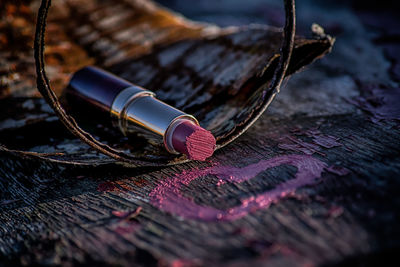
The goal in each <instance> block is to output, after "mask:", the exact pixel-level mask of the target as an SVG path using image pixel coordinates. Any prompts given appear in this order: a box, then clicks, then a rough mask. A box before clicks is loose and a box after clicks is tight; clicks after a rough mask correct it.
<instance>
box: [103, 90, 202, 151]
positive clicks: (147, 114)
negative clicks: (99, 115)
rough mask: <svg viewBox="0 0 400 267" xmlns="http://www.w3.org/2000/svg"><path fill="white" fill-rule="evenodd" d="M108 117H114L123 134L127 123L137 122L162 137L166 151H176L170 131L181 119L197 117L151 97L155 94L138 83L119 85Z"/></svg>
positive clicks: (194, 119) (127, 127)
mask: <svg viewBox="0 0 400 267" xmlns="http://www.w3.org/2000/svg"><path fill="white" fill-rule="evenodd" d="M111 117H112V118H114V119H117V121H118V126H119V128H120V130H121V131H122V133H124V134H125V135H126V134H127V133H128V132H129V125H138V126H141V127H142V128H144V129H146V130H147V131H150V132H152V133H155V134H158V135H161V136H162V137H163V141H164V145H165V147H166V149H167V150H168V151H169V152H170V153H177V151H176V150H175V149H174V147H173V145H172V134H173V132H174V129H175V128H176V126H177V125H178V124H179V123H180V122H181V121H182V120H190V121H192V122H193V123H195V124H196V125H199V123H198V121H197V120H196V118H195V117H193V116H192V115H189V114H186V113H184V112H182V111H180V110H177V109H176V108H174V107H172V106H170V105H168V104H166V103H164V102H162V101H160V100H158V99H156V98H155V94H154V93H153V92H151V91H148V90H145V89H143V88H141V87H139V86H131V87H128V88H125V89H123V90H122V91H121V92H120V93H119V94H118V95H117V96H116V97H115V99H114V101H113V104H112V106H111Z"/></svg>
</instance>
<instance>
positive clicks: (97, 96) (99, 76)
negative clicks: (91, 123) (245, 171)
mask: <svg viewBox="0 0 400 267" xmlns="http://www.w3.org/2000/svg"><path fill="white" fill-rule="evenodd" d="M66 96H67V100H69V101H70V100H72V101H71V102H72V103H83V105H85V106H84V107H87V108H89V107H92V108H93V107H94V108H95V109H94V110H97V111H99V112H97V113H95V114H93V115H94V117H95V118H96V117H97V116H106V117H108V118H110V119H111V120H112V121H113V124H114V125H116V126H117V127H118V128H119V129H120V130H121V132H122V133H123V134H124V135H129V134H130V133H132V132H134V131H138V130H139V131H147V132H151V133H153V134H155V135H158V136H159V137H160V138H162V139H163V143H164V146H165V148H166V150H167V151H168V152H170V153H174V154H178V153H183V154H185V155H186V156H187V157H188V158H189V159H193V160H205V159H206V158H208V157H210V156H211V155H212V154H213V153H214V150H215V138H214V136H213V135H212V134H211V132H209V131H207V130H205V129H204V128H202V127H201V126H200V125H199V122H198V121H197V119H196V118H195V117H193V116H192V115H189V114H186V113H184V112H183V111H180V110H178V109H176V108H174V107H172V106H170V105H168V104H166V103H164V102H162V101H160V100H158V99H157V98H156V97H155V93H154V92H152V91H149V90H146V89H144V88H142V87H140V86H137V85H134V84H132V83H130V82H128V81H126V80H124V79H122V78H120V77H117V76H115V75H114V74H111V73H109V72H107V71H105V70H102V69H100V68H97V67H93V66H88V67H84V68H83V69H80V70H79V71H77V72H76V73H75V74H74V75H73V76H72V78H71V80H70V82H69V85H68V87H67V89H66ZM75 100H78V101H75ZM71 106H72V108H74V106H73V105H71ZM79 106H80V107H79V109H80V110H82V108H84V107H82V104H80V105H79ZM92 110H93V109H92ZM107 113H108V114H107Z"/></svg>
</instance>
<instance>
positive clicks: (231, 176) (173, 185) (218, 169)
mask: <svg viewBox="0 0 400 267" xmlns="http://www.w3.org/2000/svg"><path fill="white" fill-rule="evenodd" d="M280 165H291V166H295V167H296V168H297V173H296V175H295V177H294V178H293V179H292V180H289V181H286V182H284V183H281V184H280V185H278V186H277V187H275V188H274V189H272V190H268V191H266V192H264V193H262V194H260V195H258V196H252V197H249V198H246V199H242V200H241V202H242V204H241V205H239V206H236V207H233V208H230V209H228V210H220V209H216V208H213V207H207V206H202V205H198V204H196V203H194V202H193V200H192V199H190V198H187V197H185V196H183V195H182V194H181V187H182V186H188V185H189V184H190V183H191V182H192V181H193V180H195V179H197V178H199V177H202V176H205V175H216V176H217V177H218V178H219V179H220V182H219V183H218V186H219V185H221V184H223V183H225V182H234V183H241V182H244V181H247V180H249V179H251V178H253V177H255V176H256V175H257V174H258V173H260V172H263V171H265V170H267V169H269V168H272V167H276V166H280ZM325 168H327V165H326V164H325V163H323V162H322V161H320V160H318V159H316V158H314V157H311V156H307V155H287V156H278V157H274V158H271V159H268V160H261V161H259V162H258V163H255V164H251V165H248V166H246V167H243V168H237V167H231V166H213V167H208V168H204V169H195V170H190V171H183V172H182V173H180V174H178V175H176V176H175V177H172V178H170V179H167V180H165V181H162V182H161V183H160V184H159V185H158V186H157V187H156V188H154V189H153V191H152V192H151V193H150V202H151V204H152V205H153V206H155V207H157V208H159V209H161V210H163V211H165V212H169V213H172V214H174V215H178V216H182V217H184V218H187V219H197V220H203V221H218V220H220V221H232V220H236V219H239V218H241V217H243V216H245V215H247V214H248V213H249V212H254V211H256V210H259V209H262V208H267V207H269V206H270V205H271V204H272V203H276V202H277V201H278V200H280V199H281V198H284V197H287V196H290V195H293V194H294V193H295V191H296V190H297V189H298V188H300V187H303V186H307V185H312V184H315V183H316V182H317V180H318V179H319V178H321V174H322V172H323V170H324V169H325Z"/></svg>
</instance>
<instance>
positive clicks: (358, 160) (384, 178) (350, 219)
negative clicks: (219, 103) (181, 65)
mask: <svg viewBox="0 0 400 267" xmlns="http://www.w3.org/2000/svg"><path fill="white" fill-rule="evenodd" d="M228 2H229V1H228V0H226V1H221V3H220V4H221V5H226V6H228ZM177 3H178V4H179V1H177ZM185 3H187V2H186V1H185V2H184V3H183V4H182V3H181V4H180V7H181V8H182V10H183V11H185V12H187V13H186V14H187V15H189V16H192V15H191V14H193V17H195V15H196V14H197V16H199V13H198V12H199V11H198V10H200V7H198V6H196V5H195V4H191V5H189V6H188V4H186V5H185ZM207 3H208V2H207V1H206V2H205V5H206V6H208V7H210V6H212V5H211V4H208V5H207ZM210 3H211V2H210ZM229 3H230V4H231V2H229ZM252 3H253V4H252V6H253V9H251V8H248V9H244V8H243V6H242V5H241V4H237V5H238V6H239V7H237V10H240V11H235V5H229V6H230V10H231V12H233V14H235V12H238V14H246V12H251V10H253V11H252V12H254V13H251V14H258V13H257V10H258V9H259V8H258V7H259V5H261V2H258V1H257V0H254V2H252ZM364 4H365V3H363V5H361V6H360V5H359V4H358V1H354V2H353V4H352V6H351V7H350V6H347V4H346V5H345V4H343V6H339V5H338V3H337V2H336V1H328V2H327V3H325V2H324V3H321V2H320V1H308V2H306V1H305V2H303V4H302V5H300V6H299V9H298V12H299V13H298V17H299V18H301V19H300V21H299V28H300V33H302V32H301V31H308V27H309V25H311V23H312V22H314V21H317V22H319V23H321V24H322V25H323V26H324V27H325V29H326V30H327V31H328V32H330V31H331V32H334V34H335V35H338V42H337V45H336V47H335V49H334V50H333V52H332V54H330V55H329V56H327V57H326V58H324V59H323V60H321V61H319V62H316V63H314V64H313V65H311V66H310V67H309V68H307V70H306V71H304V72H302V73H298V74H296V75H294V76H293V77H292V79H291V80H290V81H289V82H287V84H286V86H285V87H284V88H283V89H282V91H281V93H280V94H279V95H278V97H277V99H275V101H274V102H273V103H272V105H271V106H270V108H269V109H268V111H267V112H266V113H265V114H264V115H263V116H262V117H261V118H260V119H259V120H258V121H257V123H256V124H254V125H253V127H251V128H250V129H249V130H248V131H247V132H246V133H245V134H243V135H242V136H241V137H239V138H238V139H237V140H236V141H235V142H233V143H231V144H229V145H228V146H226V147H224V148H222V149H221V150H219V151H217V153H216V154H215V156H214V157H212V158H211V159H210V161H207V162H204V163H198V162H190V163H185V164H182V165H178V166H171V167H165V168H139V169H130V168H124V167H121V166H116V165H115V164H113V161H112V160H111V161H110V160H108V159H107V158H104V161H103V163H102V164H98V165H97V166H89V165H90V164H91V163H93V162H94V160H96V159H98V157H99V156H100V155H96V153H95V152H90V151H89V150H82V151H76V150H74V149H77V148H79V149H80V148H82V147H83V146H82V145H79V141H78V140H76V139H74V138H73V137H72V136H70V135H69V134H67V133H65V131H64V129H63V127H62V125H61V124H60V123H59V122H58V121H57V120H56V119H55V117H54V114H53V113H52V112H51V110H49V108H48V106H47V105H46V104H45V103H44V101H43V100H41V99H32V98H30V96H29V95H28V96H25V95H24V96H21V97H19V98H16V96H14V97H12V98H9V97H5V98H3V99H1V100H0V101H1V103H0V105H1V107H2V108H4V110H14V109H13V108H15V109H18V110H20V111H21V112H20V113H19V115H20V117H19V116H18V113H17V112H10V113H7V112H3V113H0V119H1V121H2V122H3V123H2V124H1V125H2V126H3V127H4V128H2V129H1V131H0V141H1V142H3V140H7V143H6V144H7V145H8V146H9V147H10V148H17V149H31V150H32V152H34V151H36V152H38V151H40V152H44V151H47V152H49V153H64V152H65V151H68V152H70V153H71V154H72V155H73V153H75V152H76V153H81V155H85V157H82V165H75V166H71V165H68V164H62V163H58V162H55V161H53V162H48V161H38V160H37V157H36V156H34V155H32V157H30V156H29V155H26V156H24V158H21V157H20V156H19V155H17V154H15V155H14V154H13V153H4V152H0V157H1V163H0V166H1V167H0V255H1V256H0V262H1V264H3V265H6V266H8V265H9V266H12V265H16V264H25V265H28V264H42V265H49V264H50V265H57V264H62V265H78V264H83V263H85V264H88V265H100V264H101V265H126V266H132V265H135V266H157V265H160V266H205V265H209V266H244V265H254V266H327V265H328V266H330V265H334V266H337V265H350V266H354V265H355V266H358V265H361V266H379V265H390V262H389V260H392V262H393V264H394V266H396V265H398V259H397V252H398V251H399V248H400V232H399V230H398V227H397V226H398V225H399V223H400V220H399V219H400V214H399V210H400V206H399V205H400V199H399V197H398V193H397V192H398V191H399V188H400V184H399V179H398V177H399V173H400V171H399V170H400V166H399V151H400V127H399V120H400V116H399V105H398V103H399V86H398V81H399V77H398V75H397V74H396V71H395V69H396V66H397V65H398V61H396V54H395V53H393V50H394V51H398V48H399V46H400V45H399V44H398V42H397V41H396V40H397V39H395V38H393V36H395V34H396V32H395V29H396V27H397V26H396V25H397V24H387V23H385V25H382V23H383V20H382V19H381V18H382V16H383V15H382V13H380V11H378V10H377V9H376V8H375V6H374V5H373V4H370V5H372V7H370V6H369V5H364ZM264 5H265V6H266V7H265V8H267V7H268V8H272V9H273V8H274V7H275V5H274V4H273V3H264V1H262V6H264ZM326 5H327V6H326ZM173 7H174V8H176V9H177V10H179V9H178V8H177V7H176V6H173ZM240 7H241V8H240ZM386 10H387V9H386ZM191 12H192V13H191ZM196 12H197V13H196ZM203 12H204V13H203V14H207V11H203ZM208 12H209V13H208V14H209V15H207V17H208V19H209V20H211V19H212V18H213V17H214V18H215V20H216V21H218V18H219V15H218V14H216V13H215V12H211V11H208ZM385 12H387V13H384V14H385V15H384V17H386V18H390V16H391V15H390V14H391V13H390V12H388V11H385ZM203 16H206V15H203ZM221 16H222V15H221ZM249 17H254V19H260V18H257V17H256V16H254V15H251V16H249ZM262 19H263V17H261V19H260V20H262ZM277 20H278V21H279V18H278V19H277ZM380 23H381V24H380ZM388 25H392V26H388ZM371 27H372V28H371ZM391 27H393V28H394V30H391ZM397 29H398V28H397ZM393 32H394V33H393ZM396 49H397V50H396ZM83 51H85V50H83ZM147 57H148V56H147ZM144 58H146V57H144ZM123 64H127V63H121V65H119V67H118V68H116V69H115V71H116V72H117V71H121V75H127V74H124V71H127V70H125V69H124V68H123V66H124V65H123ZM149 65H150V66H151V64H150V63H149ZM136 69H137V70H141V67H140V66H137V67H136ZM396 75H397V76H396ZM205 77H206V76H205ZM145 78H146V77H145V76H143V77H142V78H140V77H139V76H137V79H138V80H139V79H143V80H142V81H143V82H145ZM175 82H176V81H174V83H173V84H175ZM148 84H150V82H148ZM7 94H9V93H7ZM5 95H6V94H5ZM28 115H30V116H31V117H30V118H29V117H28ZM7 120H8V121H7ZM4 121H7V123H4ZM21 125H24V127H26V128H25V129H26V131H31V133H32V135H31V136H30V135H27V134H26V133H25V132H24V133H22V132H19V130H18V129H20V127H21ZM43 127H48V128H50V127H51V129H52V131H53V132H54V133H55V135H54V137H53V138H59V139H58V140H53V139H50V138H51V136H47V135H43V136H42V137H41V136H38V135H33V133H39V132H40V129H41V128H43ZM22 138H23V139H22ZM52 142H55V143H56V144H57V145H56V146H53V145H52ZM33 148H34V149H33ZM293 155H294V156H295V157H296V158H297V159H299V160H302V162H313V163H315V164H316V165H315V166H317V167H318V166H319V167H318V168H316V167H315V166H314V167H313V166H310V165H307V164H304V165H299V167H294V166H293V164H281V165H277V166H275V167H268V166H269V165H268V164H266V165H265V170H263V171H260V172H259V173H258V174H256V175H255V176H254V177H250V179H248V180H246V181H243V182H238V181H235V182H234V181H231V182H229V177H223V178H221V177H219V176H218V175H217V174H215V173H214V174H212V173H209V174H207V175H199V177H191V178H193V180H192V181H191V182H190V183H188V184H184V185H179V184H178V185H179V186H180V188H179V190H178V191H176V192H174V193H173V194H171V195H168V194H164V193H162V192H161V193H160V195H161V196H162V197H163V199H165V200H166V202H168V201H169V200H171V199H175V198H174V197H175V196H177V195H181V196H183V197H184V198H185V199H186V200H184V201H181V200H179V201H180V202H177V203H176V206H175V207H176V208H175V209H174V210H171V211H168V210H166V208H165V207H166V206H165V205H164V206H163V205H158V204H159V203H157V202H156V201H154V199H152V198H151V195H152V192H154V191H155V189H156V188H159V187H161V188H164V189H165V188H168V186H170V187H171V186H172V188H175V187H173V186H176V185H175V184H173V183H172V184H171V183H169V182H170V181H171V180H173V179H174V177H177V176H178V177H187V176H185V175H189V176H190V174H191V173H192V174H193V173H194V174H196V175H197V174H198V173H201V170H204V169H207V168H211V170H216V168H220V167H221V166H227V167H229V168H230V169H231V170H232V169H233V168H235V167H246V166H255V165H254V164H258V163H259V162H262V161H266V162H267V163H268V162H271V161H272V160H274V159H277V158H282V157H283V158H286V159H287V158H290V157H292V158H293V157H294V156H293ZM53 156H54V157H56V156H57V155H56V154H55V155H53ZM65 156H66V155H65ZM85 160H86V161H85ZM91 160H92V161H91ZM316 169H318V170H321V174H320V175H319V173H318V172H316V174H315V173H314V172H313V171H315V170H316ZM301 172H306V173H309V174H311V175H316V176H317V179H314V180H313V179H312V180H307V177H309V176H303V178H304V179H306V182H307V183H304V184H303V185H301V184H300V185H299V183H297V182H296V183H295V182H292V184H293V185H294V186H295V190H294V192H289V193H288V194H282V195H279V196H274V197H273V195H272V194H271V198H272V197H273V199H274V203H272V204H270V205H263V204H265V203H267V202H264V203H261V204H260V205H261V208H254V209H249V210H247V209H246V206H245V204H246V203H253V202H251V199H255V200H256V199H257V198H259V197H260V196H262V195H263V194H265V193H269V192H270V193H272V192H274V190H278V191H279V190H280V188H281V187H282V184H284V183H285V182H286V183H289V182H290V181H293V180H294V179H296V177H297V176H298V175H299V173H301ZM231 174H233V175H234V178H235V177H239V176H238V174H237V173H233V172H232V173H231ZM224 179H225V180H224ZM226 181H228V182H226ZM302 181H304V180H302ZM282 192H287V191H282ZM259 199H260V198H259ZM243 200H247V202H244V201H243ZM262 200H265V198H262ZM185 201H187V202H185ZM185 206H190V207H194V209H192V210H191V211H193V210H194V211H200V209H201V208H203V210H204V209H205V208H207V209H210V208H212V209H217V210H221V211H227V212H228V213H229V210H235V208H236V207H240V208H242V209H243V210H245V211H246V212H247V213H246V214H245V216H243V217H241V218H237V219H234V220H225V221H223V220H218V219H216V220H213V221H205V220H203V219H202V218H203V217H202V215H201V213H200V212H199V213H197V217H196V216H194V218H188V213H187V212H186V211H185V210H182V209H181V207H185ZM199 206H200V207H199ZM139 207H140V208H141V209H138V208H139ZM253 207H257V206H253ZM396 261H397V262H396ZM1 264H0V265H1Z"/></svg>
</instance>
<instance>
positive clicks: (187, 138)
mask: <svg viewBox="0 0 400 267" xmlns="http://www.w3.org/2000/svg"><path fill="white" fill-rule="evenodd" d="M172 144H173V146H174V148H175V149H176V150H177V151H179V152H181V153H184V154H186V155H187V156H188V158H189V159H193V160H201V161H204V160H206V159H207V158H208V157H210V156H212V154H213V153H214V150H215V146H216V141H215V138H214V136H213V135H212V133H211V132H209V131H207V130H205V129H203V128H202V127H200V126H198V125H196V124H194V123H192V122H190V121H185V122H182V123H180V124H179V125H178V126H177V127H176V128H175V131H174V132H173V136H172Z"/></svg>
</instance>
